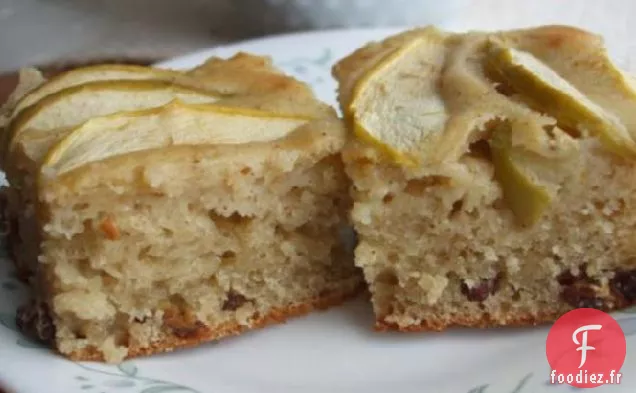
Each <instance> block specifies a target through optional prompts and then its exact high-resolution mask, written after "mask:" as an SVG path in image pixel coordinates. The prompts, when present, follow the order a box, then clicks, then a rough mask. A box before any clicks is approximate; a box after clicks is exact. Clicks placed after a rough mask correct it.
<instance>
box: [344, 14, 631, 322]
mask: <svg viewBox="0 0 636 393" xmlns="http://www.w3.org/2000/svg"><path fill="white" fill-rule="evenodd" d="M334 75H335V76H336V78H337V79H338V81H339V83H340V96H339V99H340V103H341V105H342V109H343V112H344V113H345V117H346V119H347V122H348V124H349V126H350V128H351V130H352V132H353V133H354V134H355V137H354V138H352V139H351V141H350V143H348V144H347V146H346V147H345V149H344V152H343V157H344V161H345V165H346V170H347V172H348V174H349V175H350V177H351V178H352V180H353V188H352V190H353V191H352V195H353V199H354V207H353V210H352V214H351V216H352V219H353V222H354V225H355V229H356V231H357V234H358V238H359V244H358V246H357V249H356V251H355V260H356V264H357V265H358V266H360V267H362V268H363V270H364V274H365V277H366V280H367V282H368V284H369V287H370V290H371V293H372V300H373V305H374V309H375V313H376V316H377V322H376V324H377V328H378V329H380V330H385V329H397V330H403V331H416V330H428V329H433V330H439V329H444V328H446V327H449V326H453V325H461V326H480V327H483V326H491V325H525V324H535V323H539V322H544V321H551V320H554V319H556V318H558V317H559V316H560V315H562V314H563V313H565V312H567V311H569V310H571V309H573V308H579V307H594V308H599V309H602V310H607V311H609V310H616V309H620V308H624V307H627V306H629V305H632V304H634V302H635V301H636V258H635V255H636V237H635V235H634V233H635V229H636V226H635V225H636V190H635V186H634V184H636V143H635V142H634V140H635V139H634V137H635V134H636V117H635V116H636V85H635V83H634V79H633V78H632V77H631V76H629V75H627V74H625V73H624V72H623V71H621V70H620V69H618V68H617V67H616V66H615V65H614V64H613V63H612V62H611V61H610V60H609V58H608V56H607V54H606V52H605V49H604V47H603V43H602V40H601V39H600V38H599V37H597V36H595V35H593V34H590V33H588V32H585V31H581V30H578V29H575V28H570V27H564V26H546V27H540V28H534V29H525V30H515V31H508V32H495V33H486V32H474V33H466V34H451V33H446V32H441V31H438V30H436V29H434V28H425V29H418V30H414V31H410V32H406V33H403V34H400V35H398V36H394V37H391V38H389V39H387V40H385V41H383V42H380V43H372V44H369V45H367V46H366V47H364V48H361V49H359V50H357V51H356V52H355V53H353V54H351V55H350V56H349V57H347V58H345V59H343V60H342V61H341V62H340V63H339V64H337V65H336V66H335V68H334Z"/></svg>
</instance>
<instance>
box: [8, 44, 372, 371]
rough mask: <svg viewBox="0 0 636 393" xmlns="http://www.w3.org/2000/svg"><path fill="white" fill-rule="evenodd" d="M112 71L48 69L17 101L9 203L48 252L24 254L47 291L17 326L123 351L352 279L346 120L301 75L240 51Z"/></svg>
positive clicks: (271, 312)
mask: <svg viewBox="0 0 636 393" xmlns="http://www.w3.org/2000/svg"><path fill="white" fill-rule="evenodd" d="M102 71H103V70H102ZM115 71H117V70H115ZM119 71H121V69H119ZM119 71H117V72H113V71H112V70H111V71H109V72H110V74H109V75H106V76H104V75H105V73H104V72H95V70H94V69H92V70H86V69H82V70H79V71H74V72H76V74H75V75H76V77H75V78H73V81H74V82H77V81H79V82H78V83H74V84H73V83H70V84H71V85H73V86H68V85H69V84H68V83H67V85H66V86H62V88H60V87H59V85H60V80H59V79H57V80H56V79H53V80H51V81H45V82H44V83H43V84H42V85H41V86H40V87H38V88H37V89H35V90H31V93H28V94H27V95H25V96H24V97H25V98H22V100H25V99H29V100H31V101H32V103H31V104H30V105H29V106H26V107H24V106H23V107H22V108H21V106H20V104H19V103H20V102H22V101H18V104H15V103H13V104H12V108H9V110H8V112H7V113H6V116H7V117H9V119H10V123H9V126H8V129H7V131H5V132H9V134H7V135H8V136H6V137H5V140H4V145H3V151H4V157H3V164H4V169H5V170H6V171H7V176H8V178H9V182H10V186H9V191H10V194H11V198H13V200H14V201H13V202H12V203H11V204H10V205H9V215H10V216H11V217H16V216H17V217H19V220H18V223H17V224H14V227H18V228H17V232H16V233H15V234H14V235H15V238H17V239H18V240H17V242H19V243H20V244H18V246H20V245H22V247H23V249H31V250H36V251H37V252H36V253H35V255H32V254H30V255H28V254H27V253H26V252H24V253H22V254H21V255H23V256H24V257H27V258H33V257H35V258H37V259H35V260H33V259H31V260H26V261H23V262H24V263H23V264H22V265H23V266H26V268H25V270H26V271H28V272H31V274H32V275H33V277H32V278H31V281H32V282H33V286H34V288H35V291H36V294H37V302H34V303H33V304H32V305H31V306H30V307H25V308H23V309H22V310H21V313H20V315H19V317H18V322H19V324H20V325H22V327H23V328H24V329H27V330H28V329H31V330H36V331H37V333H39V334H40V335H41V336H45V337H42V338H44V339H50V340H52V343H53V345H54V347H55V348H56V349H57V350H58V351H59V352H61V353H62V354H64V355H66V356H68V357H70V358H73V359H80V360H89V359H90V360H103V361H108V362H118V361H121V360H123V359H125V358H129V357H133V356H138V355H146V354H152V353H156V352H162V351H169V350H172V349H174V348H177V347H182V346H192V345H197V344H199V343H202V342H205V341H209V340H213V339H217V338H220V337H223V336H227V335H232V334H237V333H239V332H241V331H244V330H246V329H251V328H256V327H261V326H264V325H266V324H270V323H274V322H282V321H284V320H285V319H287V318H288V317H291V316H294V315H300V314H304V313H307V312H309V311H310V310H312V309H314V308H323V307H327V306H330V305H335V304H337V303H340V302H342V301H343V300H344V299H346V298H348V297H351V296H353V295H354V294H356V293H357V292H358V291H359V289H360V285H361V282H362V277H361V276H360V275H359V273H358V271H357V268H355V267H354V265H353V263H352V257H351V256H350V255H349V253H348V252H347V249H346V245H345V244H344V243H343V238H342V236H340V233H341V229H342V228H343V227H344V226H345V225H346V222H347V219H346V212H347V210H348V209H349V208H350V202H349V201H350V198H349V196H348V193H347V188H348V187H349V181H348V179H347V177H346V175H345V173H344V170H343V166H342V162H341V159H340V156H339V152H340V149H341V148H342V146H343V144H344V142H345V134H346V132H345V130H344V128H343V126H342V124H341V122H340V121H339V119H338V118H337V116H336V114H335V112H334V111H333V110H332V109H331V108H329V107H328V106H326V105H324V104H322V103H320V102H318V101H317V100H316V99H315V98H314V96H313V95H312V93H311V91H310V89H309V88H308V87H307V86H306V85H304V84H302V83H300V82H297V81H295V80H294V79H292V78H290V77H287V76H285V75H283V74H281V73H280V72H279V71H277V70H276V69H274V68H273V67H272V66H271V64H270V62H269V60H267V59H264V58H260V57H254V56H249V55H245V54H241V55H238V56H236V57H234V58H232V59H229V60H221V59H212V60H210V61H208V62H207V63H205V64H204V65H202V66H200V67H199V68H197V69H195V70H192V71H190V72H187V73H179V72H176V71H175V72H174V73H177V74H182V75H168V74H166V73H164V72H163V71H161V72H160V73H159V75H158V77H141V78H140V77H138V74H139V72H141V73H145V74H144V75H146V76H147V75H148V74H152V73H153V72H155V70H153V69H148V70H143V71H139V70H136V71H135V72H137V71H139V72H137V73H136V74H135V72H132V73H125V75H122V72H119ZM82 72H85V73H88V74H91V77H90V78H87V77H85V76H82ZM77 75H80V76H77ZM131 75H133V76H132V77H131ZM135 75H136V76H135ZM111 78H112V79H111ZM67 79H68V78H67ZM50 84H52V85H50ZM55 84H57V85H58V86H56V85H55ZM62 85H64V84H62ZM47 89H48V90H47ZM69 89H70V90H69ZM42 91H46V93H47V94H41V93H40V92H42ZM33 94H36V95H37V94H39V95H40V97H37V99H32V98H27V97H32V95H33ZM38 105H39V109H37V110H36V109H33V108H35V107H37V106H38ZM20 108H21V109H20ZM12 111H13V112H12ZM16 111H20V112H21V113H25V111H31V114H30V115H29V116H30V117H26V120H24V118H25V117H24V116H25V115H21V114H20V113H15V112H16ZM33 113H35V114H33ZM20 116H22V117H20ZM16 118H18V119H22V120H19V121H16V120H15V119H16ZM16 124H17V126H16ZM20 124H29V126H28V127H27V126H20ZM12 127H13V128H12ZM31 230H33V231H34V232H35V234H36V236H34V234H33V233H31V232H30V231H31ZM23 233H27V235H26V236H24V237H23V236H22V234H23Z"/></svg>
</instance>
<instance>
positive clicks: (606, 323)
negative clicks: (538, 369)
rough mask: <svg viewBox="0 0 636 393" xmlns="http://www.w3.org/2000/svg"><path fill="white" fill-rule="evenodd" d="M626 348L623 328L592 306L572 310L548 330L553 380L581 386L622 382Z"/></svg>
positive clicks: (548, 351)
mask: <svg viewBox="0 0 636 393" xmlns="http://www.w3.org/2000/svg"><path fill="white" fill-rule="evenodd" d="M626 348H627V345H626V343H625V334H624V333H623V329H621V327H620V325H619V324H618V322H616V320H615V319H614V318H612V317H611V316H610V315H609V314H607V313H604V312H603V311H599V310H596V309H593V308H580V309H577V310H573V311H570V312H568V313H567V314H565V315H563V316H562V317H561V318H559V319H558V320H557V321H556V323H555V324H554V326H552V328H551V329H550V332H549V333H548V339H547V341H546V355H547V357H548V363H550V367H551V368H552V371H551V373H550V382H551V383H553V384H568V385H571V386H575V387H578V388H595V387H598V386H601V385H604V384H619V383H620V382H621V381H620V380H621V377H622V374H621V373H620V370H621V367H622V366H623V363H624V362H625V356H626V352H627V349H626Z"/></svg>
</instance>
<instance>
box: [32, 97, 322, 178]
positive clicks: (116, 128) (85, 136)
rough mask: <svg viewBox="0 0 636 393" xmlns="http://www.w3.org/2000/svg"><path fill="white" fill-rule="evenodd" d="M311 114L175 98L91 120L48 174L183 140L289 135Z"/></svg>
mask: <svg viewBox="0 0 636 393" xmlns="http://www.w3.org/2000/svg"><path fill="white" fill-rule="evenodd" d="M310 120H311V118H308V117H302V116H285V115H277V114H272V113H270V112H262V111H257V110H249V109H241V108H231V107H222V106H218V105H214V104H210V105H208V104H198V105H195V104H184V103H180V102H178V101H174V102H172V103H170V104H168V105H165V106H163V107H160V108H153V109H148V110H145V111H138V112H128V113H124V114H115V115H111V116H104V117H98V118H94V119H91V120H89V121H87V122H86V123H84V124H83V125H81V126H79V127H77V128H76V129H74V130H73V131H72V132H71V133H69V134H68V135H67V136H66V137H65V138H64V139H62V140H61V141H60V142H59V143H58V144H57V145H55V146H54V147H53V148H52V149H51V150H50V151H49V153H48V155H47V156H46V158H45V159H44V161H43V166H42V168H43V173H44V172H45V173H47V174H50V175H56V174H57V175H61V174H63V173H66V172H69V171H71V170H73V169H75V168H78V167H80V166H82V165H85V164H88V163H91V162H95V161H101V160H104V159H107V158H109V157H113V156H117V155H121V154H126V153H131V152H135V151H141V150H148V149H155V148H160V147H168V146H174V145H184V144H242V143H253V142H265V141H272V140H276V139H279V138H282V137H284V136H285V135H287V134H289V133H291V132H292V131H294V130H295V129H297V128H298V127H301V126H302V125H304V124H306V123H307V122H308V121H310Z"/></svg>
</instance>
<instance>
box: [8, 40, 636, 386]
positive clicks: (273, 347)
mask: <svg viewBox="0 0 636 393" xmlns="http://www.w3.org/2000/svg"><path fill="white" fill-rule="evenodd" d="M390 33H392V31H389V30H373V31H369V30H367V31H338V32H325V33H306V34H299V35H292V36H280V37H274V38H268V39H264V40H259V41H251V42H245V43H242V44H238V45H234V46H228V47H224V48H219V49H213V50H208V51H203V52H200V53H195V54H192V55H189V56H185V57H182V58H178V59H175V60H172V61H169V62H167V63H164V64H162V65H163V66H166V67H173V68H186V67H192V66H194V65H196V64H198V63H200V62H202V61H203V60H204V59H205V58H207V57H208V56H210V55H220V56H230V55H233V54H235V53H236V52H237V51H239V50H242V51H249V52H253V53H258V54H267V55H271V56H272V57H273V58H274V60H275V62H276V63H277V64H278V65H279V66H280V67H282V68H283V69H284V70H285V71H287V72H289V73H291V74H293V75H294V76H296V77H298V78H300V79H302V80H305V81H307V82H309V83H310V84H311V85H312V86H313V87H314V88H315V89H316V92H317V93H318V95H319V96H320V98H322V99H324V100H325V101H327V102H329V103H332V104H335V102H334V101H335V100H334V97H335V94H334V93H335V89H336V85H335V83H334V81H333V80H332V79H331V77H330V67H331V65H332V63H333V61H334V60H335V59H338V58H340V57H342V56H344V55H346V54H347V53H349V52H350V51H351V50H353V49H354V48H356V47H358V46H360V45H362V44H363V43H365V42H366V41H368V40H372V39H378V38H382V37H384V36H386V35H388V34H390ZM12 272H13V270H12V268H11V267H10V263H9V261H8V260H6V258H3V259H2V260H0V325H1V326H0V382H1V383H2V384H5V385H7V387H9V388H10V389H13V390H14V391H15V392H16V393H45V392H46V393H58V392H59V393H80V392H82V393H107V392H113V393H114V392H117V393H172V392H180V393H187V392H190V393H194V392H200V393H344V392H346V393H357V392H360V393H362V392H364V393H386V392H393V391H395V392H400V393H553V392H556V393H558V392H566V391H572V388H569V387H567V386H554V385H548V384H547V381H548V375H549V370H548V368H549V366H548V363H547V361H546V357H545V339H546V335H547V329H546V328H536V329H492V330H463V331H458V330H456V331H449V332H445V333H430V334H403V335H400V334H376V333H374V332H373V331H372V330H371V326H372V319H373V318H372V315H371V310H370V307H369V305H368V304H366V303H365V302H364V301H362V300H359V301H356V302H352V303H349V304H347V305H345V306H344V307H341V308H337V309H332V310H330V311H328V312H325V313H317V314H313V315H310V316H308V317H305V318H299V319H296V320H293V321H290V322H289V323H288V324H286V325H281V326H273V327H270V328H267V329H264V330H260V331H255V332H251V333H248V334H245V335H243V336H240V337H236V338H230V339H226V340H223V341H220V342H218V343H213V344H207V345H203V346H201V347H199V348H196V349H192V350H181V351H177V352H175V353H172V354H167V355H159V356H154V357H151V358H147V359H135V360H132V361H128V362H126V363H124V364H122V365H120V366H109V365H102V364H95V363H74V362H71V361H68V360H65V359H63V358H61V357H59V356H56V355H54V354H53V353H51V352H50V351H49V350H47V349H45V348H42V347H41V346H39V345H37V344H34V343H32V342H31V341H29V340H28V339H26V338H25V337H23V336H22V335H20V334H19V333H18V332H17V331H16V329H15V324H14V315H15V308H16V307H17V305H18V304H19V303H20V302H21V301H22V300H23V299H24V295H25V293H26V290H25V288H24V287H23V286H22V284H20V283H19V282H18V281H17V280H16V278H15V277H14V276H13V273H12ZM616 316H617V318H618V319H620V321H621V323H622V326H623V329H624V330H625V333H626V334H627V336H628V338H627V343H628V356H627V360H626V362H625V365H624V367H623V372H624V374H626V375H625V376H624V379H623V383H622V385H615V386H605V387H601V388H598V389H597V390H595V391H598V392H604V391H612V392H626V393H627V392H632V393H633V392H635V391H636V347H635V345H636V337H634V336H635V335H636V313H631V314H630V313H621V314H617V315H616ZM630 370H631V371H632V373H631V374H630V372H629V371H630Z"/></svg>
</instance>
